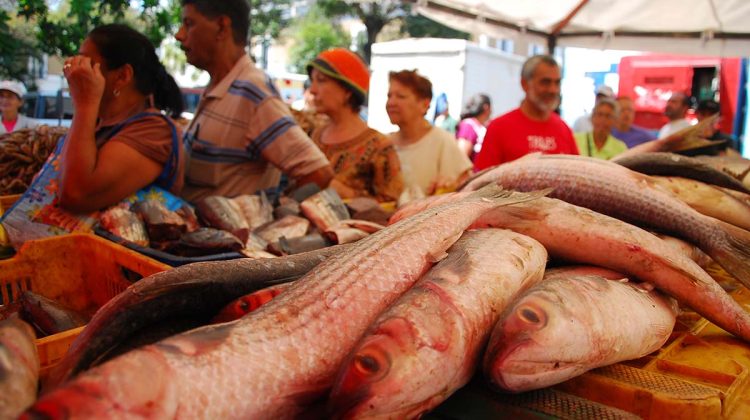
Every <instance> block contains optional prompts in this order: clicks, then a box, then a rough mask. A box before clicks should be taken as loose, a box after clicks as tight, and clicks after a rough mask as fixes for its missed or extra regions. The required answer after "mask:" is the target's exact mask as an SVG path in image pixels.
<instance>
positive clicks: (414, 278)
mask: <svg viewBox="0 0 750 420" xmlns="http://www.w3.org/2000/svg"><path fill="white" fill-rule="evenodd" d="M559 162H565V164H559ZM571 162H572V163H571ZM506 165H507V166H506ZM506 165H502V166H499V167H496V168H494V169H493V170H491V171H488V172H485V173H484V174H481V175H479V176H478V177H477V178H476V179H475V180H473V181H472V182H470V183H469V184H468V185H469V186H468V187H467V188H466V189H465V190H464V191H460V192H457V193H453V194H445V195H442V196H436V197H431V198H428V199H426V200H423V201H419V202H414V203H411V204H410V205H408V206H406V207H404V208H402V209H400V210H399V212H397V214H395V215H394V217H393V218H392V224H391V225H389V226H388V227H387V228H385V229H382V230H380V231H378V232H376V233H374V234H372V235H370V236H367V237H365V238H364V239H361V240H359V241H357V242H355V243H352V244H348V245H346V246H341V247H334V248H326V249H325V251H326V253H325V254H324V253H323V252H322V251H323V250H317V251H313V252H309V253H303V254H298V255H292V256H288V257H282V258H277V259H271V260H262V259H259V260H244V261H241V260H238V261H229V262H221V263H204V264H194V265H189V266H184V267H180V268H177V269H175V270H170V271H168V272H164V273H160V274H157V275H154V276H151V277H149V278H147V279H144V280H142V281H141V282H139V283H136V284H134V285H133V286H132V287H131V288H130V289H128V290H127V291H126V292H124V293H123V294H122V295H120V296H118V297H116V298H115V299H113V300H112V301H110V302H109V303H108V304H107V305H105V306H104V307H103V308H102V309H101V310H100V311H99V312H98V313H97V314H96V315H95V316H94V318H93V319H92V321H91V322H90V323H89V325H88V326H87V327H86V329H85V330H84V332H83V334H82V335H81V336H80V337H79V339H77V340H76V342H75V343H74V344H73V347H72V348H71V351H70V352H69V353H68V355H66V357H65V359H64V360H63V362H62V363H61V365H60V369H58V372H56V375H54V376H55V378H54V380H53V381H52V382H50V383H48V384H47V388H48V389H49V391H48V392H46V393H45V394H44V395H43V396H42V397H41V398H40V399H39V400H38V401H37V403H36V404H35V405H34V406H33V407H32V408H31V409H30V410H29V411H28V412H27V413H26V416H28V417H27V418H38V417H45V416H52V417H54V416H60V415H64V416H67V417H70V418H101V417H117V418H119V417H136V416H138V417H151V418H175V417H189V418H193V417H195V418H292V417H305V418H319V417H334V418H338V417H343V418H364V417H376V418H415V417H419V416H420V415H422V414H423V413H425V412H427V411H430V410H431V409H433V408H434V407H436V406H437V405H439V404H441V403H442V402H443V401H445V400H446V399H447V398H448V397H449V396H450V395H451V394H453V393H454V392H455V391H456V390H458V389H459V388H461V387H462V386H464V385H465V384H466V383H467V382H468V381H469V379H470V378H471V377H472V375H473V374H474V373H475V372H476V371H480V372H482V373H483V374H484V376H485V377H486V379H487V381H488V383H489V384H490V385H491V387H493V388H495V389H497V390H500V391H502V392H522V391H526V390H531V389H538V388H542V387H547V386H550V385H554V384H557V383H560V382H563V381H565V380H567V379H570V378H573V377H575V376H577V375H580V374H582V373H584V372H586V371H588V370H590V369H594V368H597V367H601V366H605V365H609V364H612V363H617V362H621V361H625V360H630V359H637V358H640V357H644V356H646V355H648V354H650V353H652V352H654V351H655V350H657V349H659V348H660V347H661V346H662V345H663V344H664V343H665V342H666V341H667V340H668V339H669V337H670V334H671V333H672V331H673V328H674V327H675V319H676V316H677V314H678V306H677V304H679V305H680V306H681V307H685V308H689V309H692V310H693V311H695V312H697V313H698V314H700V315H701V316H703V317H705V318H706V319H708V320H710V321H711V322H713V323H714V324H716V325H717V326H719V327H721V328H723V329H725V330H726V331H728V332H729V333H731V334H733V335H735V336H736V337H737V338H738V339H740V340H743V341H744V342H746V343H750V314H748V312H747V311H746V310H745V309H744V308H743V307H741V306H740V305H739V304H737V302H736V301H734V300H733V299H732V297H731V296H729V295H728V294H727V292H725V291H724V289H722V287H721V286H720V285H719V284H718V283H717V282H716V281H715V280H714V279H713V278H712V277H711V276H710V275H709V274H708V273H707V272H706V271H705V270H704V269H703V268H702V267H701V266H700V265H699V263H698V262H701V263H703V261H705V259H706V258H707V257H706V255H705V254H708V255H709V256H711V257H712V258H713V259H715V260H716V262H717V263H721V264H723V265H724V266H725V267H726V269H727V271H731V272H732V273H734V276H735V278H736V279H737V280H739V281H741V282H742V283H744V284H747V283H748V280H749V279H748V277H747V273H749V272H750V268H749V267H748V265H749V264H750V259H748V258H747V254H746V253H747V252H748V244H749V243H750V242H748V237H750V233H748V232H747V231H746V230H744V229H743V228H741V227H737V226H733V225H731V222H729V221H726V222H722V221H718V220H717V219H715V218H713V217H709V216H705V215H703V214H701V213H700V212H699V211H701V209H694V208H693V207H691V206H690V205H688V204H685V203H684V202H682V201H681V200H680V199H679V198H678V196H676V195H674V194H673V193H672V191H673V190H675V189H676V190H679V189H680V188H679V187H670V188H664V187H663V186H661V185H660V184H659V183H657V182H653V180H652V179H651V178H649V177H648V176H646V175H641V174H638V173H635V172H633V171H630V170H628V169H626V168H624V167H621V166H617V165H613V164H612V165H610V164H606V165H602V164H600V163H599V162H597V161H593V160H591V159H568V158H563V157H558V158H556V159H548V160H543V159H540V158H538V157H529V159H525V160H521V161H516V162H512V163H509V164H506ZM566 165H573V168H574V169H576V171H572V170H568V169H566V168H565V166H566ZM508 168H510V169H512V170H508ZM519 172H520V173H523V174H524V177H523V178H522V179H521V180H517V178H514V177H513V174H516V173H519ZM575 172H579V173H584V174H587V175H586V177H585V182H584V179H581V178H576V176H575ZM667 181H668V180H667ZM485 184H487V185H485ZM498 184H502V186H499V185H498ZM481 185H484V186H481ZM664 185H668V186H669V185H672V183H667V184H664ZM503 187H505V188H514V189H522V190H528V192H525V193H522V192H511V191H509V190H505V189H503ZM471 190H474V191H471ZM531 190H533V191H531ZM711 193H712V194H713V193H714V192H713V191H711ZM547 194H549V195H550V196H552V197H556V198H549V197H545V196H544V195H547ZM740 194H741V193H740ZM643 197H645V198H643ZM569 201H571V202H573V201H574V202H575V204H572V203H571V202H569ZM739 201H742V200H739ZM625 207H628V208H625ZM697 207H700V206H697ZM321 217H322V216H321ZM322 218H324V217H322ZM623 219H624V220H623ZM730 219H731V218H730ZM235 228H236V226H235ZM645 228H648V229H656V230H660V231H662V232H669V233H670V234H671V235H674V236H678V237H680V238H681V239H682V240H684V241H688V243H685V242H683V241H681V240H676V239H669V240H665V239H662V237H660V236H657V235H655V234H653V233H652V232H650V231H647V230H645ZM239 229H240V230H236V232H237V233H236V234H237V235H242V232H243V231H242V229H243V228H242V227H241V226H240V228H239ZM693 244H694V245H696V246H699V247H700V248H701V249H702V250H703V251H705V254H703V253H701V252H694V246H693ZM548 258H549V259H551V260H552V261H553V262H554V264H555V265H556V266H559V265H560V264H564V263H574V264H583V266H575V267H573V266H570V267H564V268H556V269H549V270H548V269H547V266H548V262H547V260H548ZM692 258H695V260H693V259H692ZM321 261H322V262H321ZM292 280H294V281H293V282H291V281H292ZM278 283H286V284H284V285H282V286H279V285H277V284H278ZM267 286H273V288H271V289H263V287H267ZM258 290H261V291H259V292H258ZM188 314H190V315H192V316H196V315H200V316H201V317H203V318H204V320H205V321H204V322H203V325H206V324H210V323H211V325H206V326H202V327H199V328H195V329H191V330H189V331H187V332H184V333H180V334H175V335H171V336H168V335H169V334H162V335H161V336H160V337H159V338H157V339H154V340H141V342H140V344H139V346H129V347H128V349H127V350H129V349H130V348H135V349H133V350H130V351H126V350H123V349H122V348H119V349H118V347H120V346H121V344H120V343H123V342H132V340H131V338H132V336H133V335H134V334H135V335H147V334H146V333H147V332H149V333H150V332H153V330H154V329H156V328H158V327H159V326H160V325H163V324H164V323H169V322H174V319H175V318H182V317H187V316H188ZM212 322H213V323H212ZM133 326H137V328H136V327H133ZM136 329H140V330H141V331H140V332H139V331H135V330H136ZM172 334H174V332H172ZM165 336H167V338H166V339H161V337H165ZM123 353H124V354H123ZM112 354H121V355H120V356H117V357H112ZM196 378H200V380H196ZM207 384H209V385H207Z"/></svg>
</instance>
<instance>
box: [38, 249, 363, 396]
mask: <svg viewBox="0 0 750 420" xmlns="http://www.w3.org/2000/svg"><path fill="white" fill-rule="evenodd" d="M348 248H349V245H337V246H332V247H329V248H323V249H320V250H316V251H312V252H307V253H303V254H296V255H290V256H285V257H282V258H272V259H267V258H266V259H248V258H240V259H236V260H230V261H212V262H201V263H193V264H188V265H184V266H181V267H176V268H173V269H171V270H168V271H163V272H160V273H157V274H154V275H151V276H148V277H146V278H143V279H141V280H139V281H138V282H136V283H133V284H132V285H130V286H129V287H128V288H127V289H125V290H124V291H123V292H122V293H120V294H118V295H117V296H115V297H114V298H112V299H111V300H110V301H109V302H107V303H106V304H104V306H102V307H101V308H100V309H99V310H98V311H97V312H96V313H95V314H94V316H93V318H92V319H91V320H90V321H89V323H88V324H87V325H86V328H84V329H83V331H82V332H81V333H80V334H79V335H78V336H77V337H76V338H75V340H74V341H73V343H72V344H71V347H70V348H69V349H68V352H67V353H65V355H64V356H63V358H62V360H61V361H60V362H59V363H58V364H57V365H55V366H54V367H53V368H52V370H51V372H50V375H49V377H48V378H47V380H46V381H45V385H46V386H48V387H50V388H54V387H55V386H57V385H59V384H60V383H62V382H64V381H67V380H69V379H70V378H72V377H74V376H76V375H78V374H79V373H80V372H82V371H85V370H87V369H89V368H91V367H92V366H96V365H98V364H100V363H102V362H104V361H106V360H108V359H109V358H110V355H111V354H113V353H117V352H118V350H119V348H120V347H121V346H122V343H124V342H128V341H131V340H134V339H137V340H138V341H143V340H141V339H140V337H141V336H143V335H144V334H147V335H149V336H152V337H154V335H153V334H152V332H151V330H153V329H154V328H160V326H161V325H162V324H164V323H168V322H170V321H171V320H174V319H184V318H199V319H201V318H202V320H203V321H202V323H196V324H194V325H192V326H190V328H187V329H192V328H196V327H198V326H201V325H206V324H208V322H209V321H210V320H211V318H213V317H214V316H215V315H216V314H217V313H218V312H219V311H220V310H221V309H222V308H223V307H224V306H226V305H227V304H228V303H229V302H231V301H232V300H234V299H237V298H239V297H241V296H244V295H247V294H248V293H252V292H255V291H257V290H260V289H263V288H265V287H268V286H272V285H275V284H279V283H285V282H290V281H293V280H296V279H298V278H300V277H302V276H303V275H305V274H306V273H307V272H308V271H310V270H311V269H312V268H313V267H315V266H316V265H318V264H320V263H321V262H322V261H325V259H326V258H329V257H330V256H332V255H334V254H337V253H340V252H344V251H345V250H347V249H348ZM183 331H186V330H183ZM165 337H166V336H161V337H158V338H154V340H153V341H150V343H154V342H156V341H158V339H161V338H165ZM150 343H147V344H150Z"/></svg>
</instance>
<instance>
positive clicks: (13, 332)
mask: <svg viewBox="0 0 750 420" xmlns="http://www.w3.org/2000/svg"><path fill="white" fill-rule="evenodd" d="M35 339H36V336H35V335H34V330H33V329H32V328H31V326H30V325H29V324H27V323H26V322H24V321H22V320H21V319H20V318H18V317H17V316H11V317H10V318H8V319H5V320H2V321H0V420H11V419H16V418H17V417H18V416H19V415H20V414H21V413H23V411H24V410H26V409H27V408H28V407H29V406H31V404H33V403H34V401H35V400H36V393H37V385H38V383H39V355H38V354H37V349H36V342H35Z"/></svg>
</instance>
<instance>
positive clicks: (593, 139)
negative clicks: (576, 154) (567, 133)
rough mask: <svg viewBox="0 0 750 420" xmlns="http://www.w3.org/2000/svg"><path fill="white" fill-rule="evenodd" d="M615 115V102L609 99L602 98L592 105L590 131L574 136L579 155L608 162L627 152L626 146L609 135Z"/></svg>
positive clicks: (616, 111)
mask: <svg viewBox="0 0 750 420" xmlns="http://www.w3.org/2000/svg"><path fill="white" fill-rule="evenodd" d="M617 113H618V108H617V102H615V101H614V100H612V99H610V98H602V99H600V100H599V101H598V102H597V103H596V105H594V110H593V112H592V113H591V125H592V129H591V131H587V132H585V133H576V134H575V138H576V143H577V144H578V150H579V151H580V152H581V155H583V156H590V157H595V158H599V159H607V160H609V159H612V158H613V157H615V156H617V155H619V154H620V153H622V152H624V151H626V150H628V146H626V145H625V143H624V142H623V141H622V140H618V139H616V138H614V137H612V134H611V133H612V127H613V126H614V125H615V121H616V120H617Z"/></svg>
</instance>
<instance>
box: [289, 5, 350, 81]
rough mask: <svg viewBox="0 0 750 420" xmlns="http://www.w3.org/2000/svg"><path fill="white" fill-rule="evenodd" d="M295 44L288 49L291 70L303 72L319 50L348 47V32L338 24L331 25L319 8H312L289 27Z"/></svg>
mask: <svg viewBox="0 0 750 420" xmlns="http://www.w3.org/2000/svg"><path fill="white" fill-rule="evenodd" d="M291 33H292V37H293V38H294V39H295V44H294V46H292V48H291V50H290V58H291V66H290V67H291V69H290V70H291V71H293V72H295V73H305V72H306V71H307V70H306V67H307V64H308V63H309V62H310V61H312V60H313V59H314V58H315V57H316V56H317V55H318V54H319V53H320V52H321V51H325V50H327V49H329V48H334V47H344V48H346V47H348V46H349V44H350V43H351V38H350V37H349V34H347V33H346V32H344V30H343V29H341V28H340V27H339V26H338V25H332V24H331V22H330V20H329V19H327V18H326V17H325V16H323V14H322V13H321V12H320V10H318V9H315V8H313V9H312V10H311V11H310V13H308V14H307V16H305V17H304V18H303V19H300V20H298V21H297V22H296V23H295V24H294V25H293V27H292V28H291Z"/></svg>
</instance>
